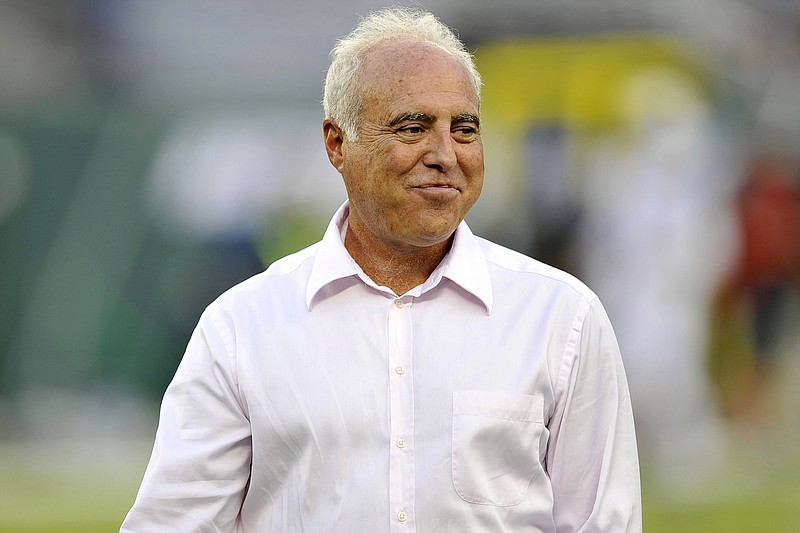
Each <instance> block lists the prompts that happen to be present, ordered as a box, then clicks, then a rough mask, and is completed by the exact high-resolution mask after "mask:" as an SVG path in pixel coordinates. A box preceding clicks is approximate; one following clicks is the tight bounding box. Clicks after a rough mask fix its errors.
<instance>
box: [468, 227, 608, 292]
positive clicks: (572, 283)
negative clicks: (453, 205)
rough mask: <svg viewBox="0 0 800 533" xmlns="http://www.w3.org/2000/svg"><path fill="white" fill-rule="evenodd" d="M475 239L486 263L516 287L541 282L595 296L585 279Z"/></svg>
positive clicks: (519, 253)
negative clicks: (516, 285) (584, 281)
mask: <svg viewBox="0 0 800 533" xmlns="http://www.w3.org/2000/svg"><path fill="white" fill-rule="evenodd" d="M477 240H478V243H479V244H480V246H481V249H482V250H483V253H484V256H485V257H486V261H487V263H489V264H490V265H492V266H494V267H495V272H496V273H500V274H501V275H502V276H504V277H507V278H508V279H509V281H510V282H512V283H517V284H519V285H520V287H523V286H524V285H525V284H526V283H529V284H536V285H539V286H540V285H542V284H545V285H552V286H553V287H554V288H556V287H557V288H561V289H567V290H570V291H572V292H575V293H576V294H578V295H580V296H581V297H583V298H584V299H587V300H592V299H594V298H595V297H596V296H595V293H594V292H593V291H592V290H591V289H590V288H589V287H588V286H587V285H586V284H585V283H583V282H582V281H581V280H579V279H578V278H577V277H575V276H574V275H572V274H570V273H568V272H565V271H564V270H561V269H559V268H556V267H554V266H551V265H548V264H546V263H543V262H541V261H539V260H537V259H534V258H532V257H530V256H527V255H525V254H523V253H521V252H518V251H516V250H512V249H511V248H507V247H505V246H503V245H501V244H497V243H496V242H492V241H490V240H487V239H484V238H482V237H477ZM495 281H496V280H495Z"/></svg>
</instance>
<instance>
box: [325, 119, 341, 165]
mask: <svg viewBox="0 0 800 533" xmlns="http://www.w3.org/2000/svg"><path fill="white" fill-rule="evenodd" d="M322 135H323V138H324V140H325V151H326V152H327V153H328V159H329V160H330V162H331V164H332V165H333V166H334V168H336V170H338V171H339V172H340V173H341V172H342V164H343V162H344V153H343V144H344V134H343V133H342V130H341V128H339V126H338V125H337V124H336V122H334V121H333V120H332V119H329V118H326V119H325V120H324V121H322Z"/></svg>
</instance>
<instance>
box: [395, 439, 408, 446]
mask: <svg viewBox="0 0 800 533" xmlns="http://www.w3.org/2000/svg"><path fill="white" fill-rule="evenodd" d="M395 444H396V445H397V447H398V448H405V447H406V441H405V439H404V438H403V437H400V438H399V439H397V442H395Z"/></svg>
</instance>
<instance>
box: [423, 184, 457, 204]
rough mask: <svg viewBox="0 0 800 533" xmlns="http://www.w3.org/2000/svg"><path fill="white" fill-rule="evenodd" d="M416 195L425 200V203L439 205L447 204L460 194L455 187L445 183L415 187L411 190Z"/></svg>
mask: <svg viewBox="0 0 800 533" xmlns="http://www.w3.org/2000/svg"><path fill="white" fill-rule="evenodd" d="M411 190H412V191H414V192H415V193H416V194H417V195H419V196H420V197H421V198H423V199H425V201H427V202H433V203H436V204H441V203H443V202H446V203H449V202H451V201H453V200H455V199H456V198H458V196H459V195H460V194H461V189H459V188H458V187H456V186H455V185H450V184H446V183H429V184H425V185H417V186H414V187H412V188H411Z"/></svg>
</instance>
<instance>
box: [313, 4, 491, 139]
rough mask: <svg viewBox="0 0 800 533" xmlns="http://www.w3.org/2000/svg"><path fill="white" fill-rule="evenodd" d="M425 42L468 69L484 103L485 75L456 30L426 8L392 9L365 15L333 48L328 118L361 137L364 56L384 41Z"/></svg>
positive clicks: (327, 82)
mask: <svg viewBox="0 0 800 533" xmlns="http://www.w3.org/2000/svg"><path fill="white" fill-rule="evenodd" d="M406 41H408V42H423V43H430V44H433V45H436V46H438V47H440V48H441V49H442V50H444V51H445V52H447V53H448V54H450V55H452V56H453V57H454V58H455V59H457V60H458V61H459V62H460V63H461V64H462V65H463V66H464V69H465V70H466V72H467V74H468V76H469V78H470V80H471V82H472V85H473V87H474V88H475V95H476V96H477V98H478V101H479V102H480V98H481V76H480V74H479V73H478V69H477V68H476V67H475V61H474V59H473V57H472V54H470V52H469V51H468V50H467V48H466V47H465V46H464V43H462V42H461V40H459V38H458V37H457V36H456V35H455V33H453V31H452V30H451V29H450V28H448V27H447V26H445V25H444V24H442V23H441V22H439V20H437V19H436V17H435V16H433V15H432V14H431V13H428V12H426V11H421V10H418V9H410V8H390V9H385V10H382V11H378V12H375V13H371V14H370V15H368V16H367V17H365V18H363V19H362V20H361V21H360V22H359V24H358V25H357V26H356V27H355V29H354V30H353V31H352V32H350V34H349V35H347V36H346V37H344V38H342V39H340V40H339V41H337V43H336V46H335V47H334V48H333V50H332V51H331V65H330V67H329V68H328V74H327V76H326V77H325V89H324V93H323V98H322V106H323V108H324V110H325V117H326V118H329V119H332V120H334V121H336V123H337V124H339V127H341V128H342V130H343V131H344V134H345V136H347V137H348V138H349V139H351V140H356V139H357V137H358V124H359V114H360V111H361V96H362V92H363V91H362V85H363V81H362V79H361V76H360V70H361V65H362V60H363V57H364V55H365V54H366V53H367V52H369V51H370V50H371V49H373V48H374V47H375V46H376V45H378V44H380V43H397V42H406Z"/></svg>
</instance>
